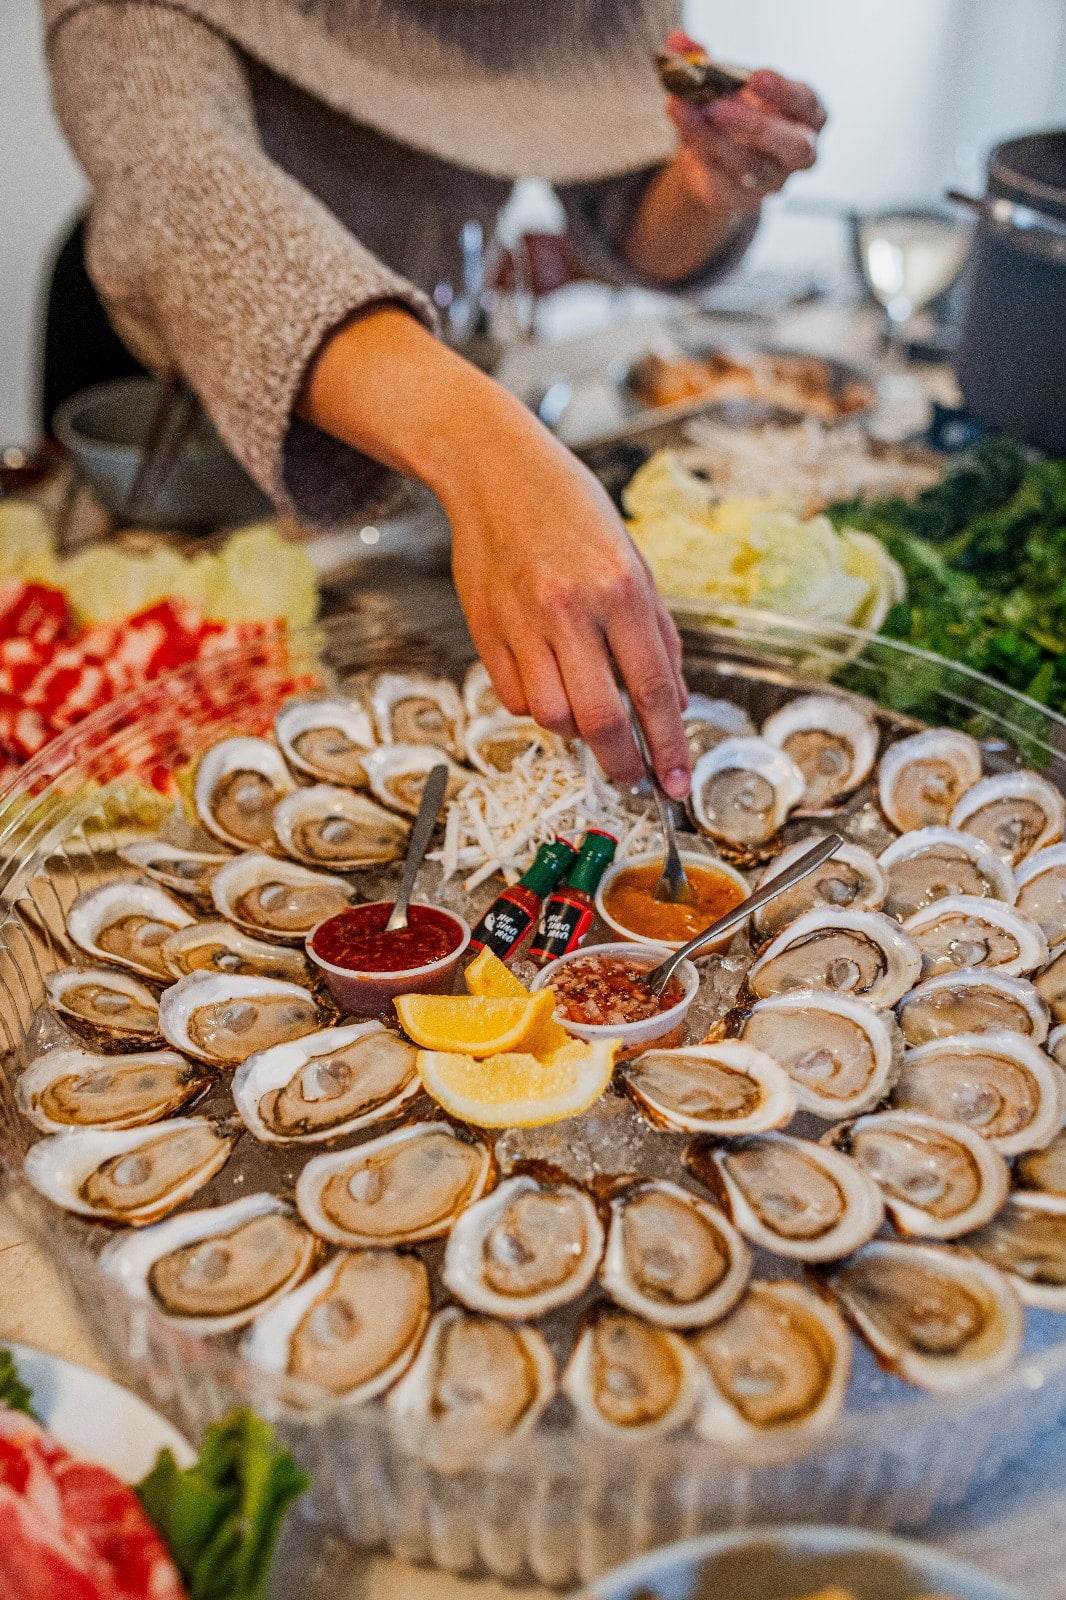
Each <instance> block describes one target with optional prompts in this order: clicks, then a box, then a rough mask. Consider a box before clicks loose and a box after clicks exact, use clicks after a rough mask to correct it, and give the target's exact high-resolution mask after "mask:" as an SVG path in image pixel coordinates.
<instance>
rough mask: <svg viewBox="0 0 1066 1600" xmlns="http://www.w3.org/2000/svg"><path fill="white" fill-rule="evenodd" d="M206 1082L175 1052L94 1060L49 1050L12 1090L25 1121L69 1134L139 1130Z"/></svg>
mask: <svg viewBox="0 0 1066 1600" xmlns="http://www.w3.org/2000/svg"><path fill="white" fill-rule="evenodd" d="M209 1082H210V1079H209V1077H208V1074H207V1073H206V1072H204V1070H203V1068H202V1067H194V1066H193V1065H192V1063H191V1062H189V1061H186V1059H185V1057H184V1056H180V1055H178V1053H177V1051H175V1050H153V1051H151V1052H149V1053H147V1054H143V1055H141V1054H132V1055H121V1056H101V1055H94V1054H93V1053H92V1052H91V1051H89V1050H50V1051H49V1052H48V1054H47V1055H43V1056H38V1058H37V1060H36V1061H31V1062H30V1064H29V1066H28V1067H27V1068H26V1070H25V1072H23V1073H22V1074H21V1076H20V1077H19V1079H18V1082H17V1083H16V1085H15V1097H16V1100H17V1101H18V1107H19V1110H20V1111H21V1112H22V1114H23V1116H24V1117H28V1118H29V1120H30V1121H31V1122H32V1123H33V1124H34V1125H35V1126H36V1127H38V1128H42V1129H43V1130H44V1132H45V1133H63V1132H65V1131H66V1130H67V1129H68V1128H115V1129H120V1128H140V1127H143V1126H144V1125H145V1124H146V1123H149V1122H159V1121H160V1120H161V1119H162V1118H163V1117H169V1116H170V1115H171V1114H172V1112H175V1111H180V1109H181V1107H182V1106H184V1105H187V1104H188V1102H189V1101H190V1100H192V1099H193V1098H194V1096H196V1095H198V1094H200V1093H201V1091H202V1090H204V1089H205V1088H206V1087H207V1085H208V1083H209Z"/></svg>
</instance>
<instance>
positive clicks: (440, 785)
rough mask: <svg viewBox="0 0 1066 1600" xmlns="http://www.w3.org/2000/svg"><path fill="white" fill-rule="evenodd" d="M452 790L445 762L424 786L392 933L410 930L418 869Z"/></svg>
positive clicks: (391, 920)
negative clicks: (441, 809)
mask: <svg viewBox="0 0 1066 1600" xmlns="http://www.w3.org/2000/svg"><path fill="white" fill-rule="evenodd" d="M447 787H448V768H447V767H446V766H445V765H444V763H443V761H442V762H440V763H439V764H438V765H437V766H435V767H433V768H432V769H431V770H430V774H429V777H428V778H427V779H426V781H425V783H424V784H423V785H422V799H421V800H420V802H419V806H418V816H417V817H416V818H415V825H414V827H413V828H412V829H411V840H410V843H409V844H408V846H407V859H406V860H405V862H404V864H403V876H402V877H401V878H400V887H399V888H398V889H397V891H396V904H395V905H394V906H393V908H392V915H391V916H390V917H389V920H388V922H386V924H385V927H386V929H387V930H388V931H389V932H390V933H391V932H392V931H393V930H394V929H396V928H406V926H407V907H408V905H409V904H410V900H411V891H412V890H413V889H414V886H415V879H416V878H417V876H418V869H419V867H420V866H421V865H422V860H423V857H424V856H425V853H426V851H427V849H428V848H429V840H430V835H431V834H432V832H433V829H434V826H435V824H436V821H437V818H438V817H439V816H440V808H441V806H442V805H443V804H444V793H445V790H446V789H447Z"/></svg>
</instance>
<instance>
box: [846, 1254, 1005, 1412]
mask: <svg viewBox="0 0 1066 1600" xmlns="http://www.w3.org/2000/svg"><path fill="white" fill-rule="evenodd" d="M826 1283H827V1285H828V1287H829V1289H830V1290H831V1292H832V1294H833V1296H834V1297H835V1299H836V1300H837V1302H838V1304H839V1305H840V1307H841V1308H842V1310H843V1311H844V1312H845V1314H846V1315H847V1316H848V1317H849V1318H850V1320H851V1321H852V1322H853V1323H854V1325H855V1327H856V1328H857V1329H858V1331H859V1333H860V1334H861V1335H862V1337H863V1338H864V1339H865V1341H866V1342H867V1344H868V1345H869V1346H870V1348H871V1349H872V1350H873V1352H874V1354H875V1355H876V1356H877V1358H878V1360H879V1361H880V1362H881V1364H882V1366H885V1367H887V1368H888V1369H889V1371H891V1372H896V1373H898V1374H899V1376H900V1377H901V1378H905V1379H906V1380H907V1382H908V1383H914V1384H917V1385H918V1386H919V1387H920V1388H923V1389H929V1390H931V1391H932V1392H933V1393H935V1394H949V1393H952V1392H954V1391H957V1390H960V1389H969V1388H972V1387H973V1386H974V1385H975V1384H979V1383H983V1382H984V1381H985V1380H986V1379H988V1378H991V1377H994V1376H995V1375H996V1374H997V1373H1000V1372H1005V1371H1006V1369H1007V1368H1008V1367H1009V1366H1011V1365H1012V1363H1013V1362H1014V1359H1015V1357H1016V1356H1017V1354H1018V1351H1019V1350H1020V1349H1021V1343H1022V1334H1023V1332H1024V1329H1025V1314H1024V1312H1023V1310H1022V1305H1021V1301H1020V1300H1019V1298H1018V1296H1017V1294H1016V1293H1015V1291H1014V1290H1013V1289H1012V1288H1011V1286H1010V1284H1009V1283H1008V1282H1007V1279H1006V1278H1005V1277H1004V1276H1003V1275H1002V1273H1000V1272H997V1271H996V1270H995V1268H993V1267H990V1266H988V1265H987V1264H986V1263H985V1262H983V1261H976V1260H970V1259H967V1258H966V1257H964V1256H961V1255H959V1254H957V1253H956V1252H955V1251H954V1250H951V1249H950V1248H948V1247H946V1246H944V1245H931V1244H897V1243H896V1242H895V1241H894V1240H889V1239H875V1240H874V1241H873V1243H871V1244H868V1245H867V1246H866V1247H865V1249H863V1250H860V1251H859V1253H858V1255H856V1256H854V1257H853V1258H852V1259H851V1260H850V1261H844V1262H842V1263H841V1265H840V1266H838V1267H836V1268H834V1269H833V1270H832V1271H831V1272H829V1273H828V1274H827V1277H826Z"/></svg>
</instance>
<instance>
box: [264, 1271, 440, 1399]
mask: <svg viewBox="0 0 1066 1600" xmlns="http://www.w3.org/2000/svg"><path fill="white" fill-rule="evenodd" d="M429 1310H430V1287H429V1273H428V1272H427V1271H426V1268H425V1266H424V1264H423V1263H422V1262H421V1261H420V1260H419V1259H418V1257H417V1256H414V1255H407V1254H401V1253H400V1252H399V1251H397V1250H353V1251H347V1250H345V1251H342V1252H341V1253H340V1254H339V1255H336V1256H334V1258H333V1260H332V1261H330V1262H329V1263H328V1264H327V1265H326V1266H324V1267H322V1268H321V1269H320V1270H319V1271H318V1272H316V1273H315V1275H314V1277H312V1278H308V1279H307V1280H306V1282H304V1283H302V1284H300V1286H299V1288H297V1289H293V1290H292V1291H291V1292H290V1293H289V1294H287V1295H286V1296H285V1297H284V1299H282V1300H279V1301H278V1303H277V1304H276V1305H274V1306H272V1307H271V1308H270V1310H269V1311H265V1312H264V1313H263V1315H262V1316H261V1317H258V1318H257V1319H256V1321H255V1322H254V1323H253V1324H252V1326H251V1327H250V1328H249V1330H248V1332H247V1333H246V1334H245V1336H244V1338H243V1340H242V1341H241V1354H242V1355H243V1356H244V1357H245V1359H246V1360H247V1361H250V1362H251V1363H252V1365H253V1366H256V1367H259V1368H260V1369H261V1370H262V1371H265V1372H270V1373H274V1374H277V1375H278V1376H279V1377H285V1378H288V1379H291V1380H293V1382H294V1383H295V1384H296V1385H297V1386H298V1388H297V1394H299V1391H300V1390H303V1391H305V1392H306V1390H307V1389H308V1388H310V1389H311V1390H319V1391H321V1392H322V1393H323V1394H325V1395H331V1396H333V1398H334V1399H337V1400H343V1401H344V1403H345V1404H346V1405H362V1404H363V1403H364V1401H367V1400H372V1399H373V1398H374V1397H375V1396H376V1395H379V1394H383V1393H384V1392H385V1390H386V1389H388V1388H390V1387H391V1385H392V1384H394V1383H395V1382H396V1380H397V1378H399V1377H401V1376H402V1374H403V1373H404V1372H406V1371H407V1368H408V1367H409V1366H410V1364H411V1362H412V1361H413V1360H414V1357H415V1354H416V1352H417V1350H418V1347H419V1345H420V1344H421V1342H422V1338H423V1335H424V1334H425V1331H426V1328H427V1326H428V1324H429Z"/></svg>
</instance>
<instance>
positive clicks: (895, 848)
mask: <svg viewBox="0 0 1066 1600" xmlns="http://www.w3.org/2000/svg"><path fill="white" fill-rule="evenodd" d="M879 860H880V863H881V866H882V867H883V869H884V871H885V873H886V875H887V879H888V884H887V893H886V896H885V910H886V911H887V912H888V914H889V916H892V917H898V918H899V920H900V921H901V922H902V921H904V920H905V918H907V917H912V916H913V915H914V913H915V912H916V911H921V910H922V909H923V907H925V906H930V905H933V904H934V903H935V902H936V901H937V900H943V899H946V898H947V896H949V895H960V894H968V895H976V896H978V897H982V898H985V899H990V900H1002V901H1004V903H1005V904H1006V905H1013V904H1014V896H1015V887H1014V878H1013V876H1012V874H1011V871H1010V868H1009V867H1008V866H1007V865H1006V864H1005V863H1004V862H1003V861H1001V860H1000V859H999V857H998V856H997V855H993V853H992V851H991V850H989V849H988V848H987V847H986V846H985V845H983V844H982V843H981V841H980V839H976V838H974V837H973V835H972V834H968V833H960V832H959V830H958V829H957V828H916V829H915V830H914V832H913V833H903V834H900V836H899V838H898V839H893V841H892V843H891V844H890V845H889V846H888V848H887V849H886V850H882V852H881V855H880V857H879Z"/></svg>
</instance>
